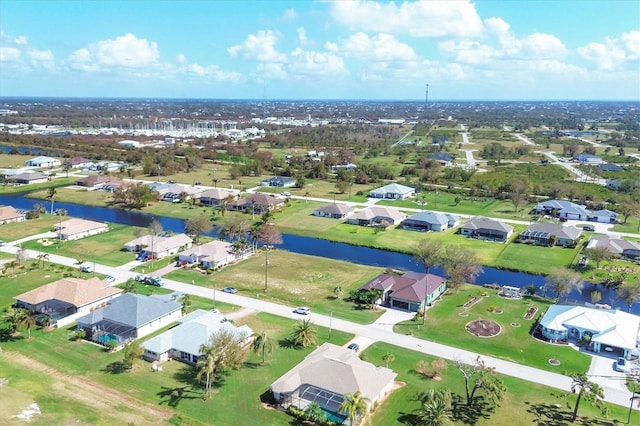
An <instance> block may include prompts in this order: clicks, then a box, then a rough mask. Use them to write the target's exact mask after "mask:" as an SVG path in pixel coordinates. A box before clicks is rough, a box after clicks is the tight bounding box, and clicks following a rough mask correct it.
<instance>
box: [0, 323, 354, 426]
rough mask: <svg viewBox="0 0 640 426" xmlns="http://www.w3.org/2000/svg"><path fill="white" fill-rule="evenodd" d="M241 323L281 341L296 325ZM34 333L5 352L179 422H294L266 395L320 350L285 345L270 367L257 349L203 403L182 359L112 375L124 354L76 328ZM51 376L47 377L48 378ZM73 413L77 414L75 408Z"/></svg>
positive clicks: (321, 335) (341, 340) (335, 338)
mask: <svg viewBox="0 0 640 426" xmlns="http://www.w3.org/2000/svg"><path fill="white" fill-rule="evenodd" d="M237 323H238V325H240V324H247V325H249V326H250V327H252V329H253V330H254V331H256V332H258V333H260V332H263V331H264V332H266V333H267V334H268V335H269V336H270V337H272V338H273V339H274V340H275V341H276V342H278V341H283V340H285V339H286V338H287V337H288V336H289V334H290V332H291V329H292V328H293V325H294V322H293V321H292V320H290V319H285V318H280V317H276V316H272V315H268V314H257V315H253V316H249V317H245V318H242V319H241V320H239V321H237ZM317 331H318V341H319V342H320V343H321V342H324V341H327V339H328V338H329V332H328V329H325V328H320V327H318V329H317ZM156 334H157V333H156ZM33 336H34V340H33V341H31V342H26V341H24V340H23V339H21V338H18V339H16V340H9V341H6V342H4V343H2V345H3V350H4V351H7V352H18V353H20V354H24V355H25V356H28V357H32V358H34V359H36V360H38V361H40V362H42V363H44V364H46V365H48V366H50V367H52V368H55V369H57V370H59V371H61V372H63V373H65V374H69V375H72V376H73V375H82V376H83V377H84V378H85V379H87V380H91V381H95V382H97V383H101V384H103V385H106V386H109V387H110V388H113V389H117V390H118V391H120V392H122V393H125V394H127V395H129V396H130V397H131V398H133V399H139V400H142V401H145V402H147V403H151V404H157V405H160V406H163V407H169V408H171V409H173V410H175V413H176V415H175V416H174V420H175V423H178V424H237V422H238V421H239V420H241V419H252V423H253V424H260V425H286V424H288V422H289V421H290V420H291V419H290V418H289V417H288V416H287V415H285V414H284V413H282V412H280V411H277V410H270V409H265V408H263V406H262V404H261V398H264V397H266V392H267V391H268V389H269V386H270V385H271V383H272V382H273V381H275V380H276V379H277V378H278V377H280V376H281V375H282V374H284V373H285V372H286V371H288V370H289V369H291V368H292V367H293V366H294V365H296V364H297V363H299V362H300V361H301V360H302V359H303V358H304V357H305V356H306V355H307V354H309V353H310V352H311V351H312V350H313V349H315V347H310V348H306V349H294V348H286V347H283V346H279V347H277V348H276V350H275V351H274V353H273V355H271V356H268V358H267V362H266V364H265V365H260V364H259V360H260V359H259V358H258V357H257V355H255V354H253V353H251V354H250V355H249V357H248V359H247V362H246V363H245V365H244V366H243V367H242V368H241V369H240V370H237V371H230V372H228V373H227V374H225V375H223V376H222V377H221V379H220V380H219V381H216V382H215V383H214V389H213V396H212V398H211V400H209V401H203V400H202V391H203V389H202V385H201V384H199V383H197V382H196V380H195V370H194V368H192V367H190V366H188V365H186V364H183V363H181V362H176V361H173V362H167V363H164V365H163V370H164V371H162V372H161V373H153V372H151V368H150V364H149V363H148V362H145V361H136V363H135V365H134V368H133V370H131V371H130V372H126V373H112V372H111V371H110V368H109V366H110V365H112V363H114V362H118V361H120V360H121V359H122V354H121V353H108V352H105V351H104V350H103V349H101V348H100V347H98V346H96V345H93V344H89V343H79V342H75V341H71V340H70V337H71V331H70V329H59V330H54V331H52V332H43V331H42V330H35V331H34V332H33ZM150 337H152V336H149V338H150ZM352 337H353V336H352V335H349V334H347V333H342V332H338V331H336V330H333V332H332V333H331V340H332V342H333V343H336V344H339V345H342V344H345V343H346V342H347V341H348V340H350V339H351V338H352ZM1 360H2V358H1V356H0V361H1ZM0 365H2V364H1V363H0ZM46 380H47V377H44V378H43V382H45V383H46ZM178 391H181V397H178V396H177V392H178ZM60 404H61V405H62V407H61V408H62V411H63V412H65V411H67V410H66V409H65V408H66V406H67V405H70V404H71V405H74V404H75V402H74V401H61V402H60ZM114 408H115V407H114ZM68 411H69V413H72V407H69V409H68Z"/></svg>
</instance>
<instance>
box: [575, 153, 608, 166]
mask: <svg viewBox="0 0 640 426" xmlns="http://www.w3.org/2000/svg"><path fill="white" fill-rule="evenodd" d="M574 158H575V159H576V160H578V161H579V162H581V163H584V164H601V163H602V158H601V157H598V156H596V155H592V154H586V153H584V152H583V153H580V154H578V155H576V156H575V157H574Z"/></svg>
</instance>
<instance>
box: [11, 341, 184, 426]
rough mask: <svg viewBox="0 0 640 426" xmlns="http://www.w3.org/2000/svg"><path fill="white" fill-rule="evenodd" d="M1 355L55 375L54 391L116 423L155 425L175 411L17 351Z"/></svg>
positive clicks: (167, 418)
mask: <svg viewBox="0 0 640 426" xmlns="http://www.w3.org/2000/svg"><path fill="white" fill-rule="evenodd" d="M2 356H4V357H6V358H9V359H11V362H14V363H16V364H20V365H22V366H24V367H26V368H28V369H29V370H31V371H38V372H41V373H43V374H46V375H48V376H50V377H52V378H54V379H55V380H54V384H53V386H52V391H53V393H55V394H56V395H58V396H60V397H62V398H63V399H66V400H70V401H78V402H80V403H83V404H86V405H88V406H91V407H94V408H96V409H98V410H105V412H108V413H109V415H111V416H112V417H113V418H115V419H117V420H118V423H119V424H137V425H157V424H159V423H164V422H165V421H168V420H169V419H170V418H171V417H172V416H173V414H174V413H173V412H172V411H171V410H167V409H166V408H164V407H161V406H158V405H153V404H148V403H145V402H142V401H140V400H137V399H135V398H134V397H132V396H131V395H127V394H124V393H120V392H118V391H116V390H114V389H112V388H109V387H107V386H104V385H102V384H100V383H97V382H94V381H92V380H89V379H87V378H86V377H83V376H70V375H67V374H65V373H63V372H61V371H59V370H56V369H55V368H52V367H49V366H47V365H45V364H42V363H41V362H39V361H36V360H34V359H32V358H29V357H26V356H24V355H21V354H18V353H16V352H10V351H4V352H2ZM115 408H119V409H115ZM123 408H124V409H123Z"/></svg>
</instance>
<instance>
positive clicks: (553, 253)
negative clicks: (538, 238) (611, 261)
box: [498, 243, 581, 273]
mask: <svg viewBox="0 0 640 426" xmlns="http://www.w3.org/2000/svg"><path fill="white" fill-rule="evenodd" d="M580 249H581V244H578V245H577V246H576V248H564V247H560V246H554V247H543V246H537V245H532V244H520V243H511V244H509V245H507V246H506V247H505V249H504V251H503V252H502V253H501V254H500V258H499V261H498V262H499V264H500V266H502V267H504V268H507V269H514V270H517V269H522V264H523V263H524V262H526V260H527V259H535V269H536V270H537V271H538V272H539V273H548V272H549V270H550V269H551V268H553V267H557V266H560V265H563V266H568V265H571V264H572V263H575V262H574V260H575V258H576V257H577V256H578V255H579V253H580ZM532 263H534V262H532ZM530 269H531V268H530Z"/></svg>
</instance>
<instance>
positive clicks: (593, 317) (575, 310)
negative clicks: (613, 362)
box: [539, 305, 640, 359]
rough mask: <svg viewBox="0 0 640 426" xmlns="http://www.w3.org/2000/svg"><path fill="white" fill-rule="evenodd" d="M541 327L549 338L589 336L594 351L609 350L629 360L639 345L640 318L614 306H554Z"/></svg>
mask: <svg viewBox="0 0 640 426" xmlns="http://www.w3.org/2000/svg"><path fill="white" fill-rule="evenodd" d="M539 327H541V333H542V335H543V336H544V337H545V338H547V339H549V340H558V341H568V340H569V339H574V340H579V339H582V338H583V337H587V336H589V338H590V343H589V346H590V350H592V351H593V352H596V353H598V352H601V351H606V352H609V353H611V354H616V355H618V356H623V357H625V358H626V359H629V358H630V357H631V354H632V353H634V352H635V351H637V348H638V332H639V331H640V317H639V316H637V315H633V314H629V313H626V312H623V311H619V310H615V309H596V308H590V307H586V306H569V305H552V306H549V309H548V310H547V312H546V313H545V314H544V316H543V317H542V319H541V320H540V323H539ZM635 354H636V355H637V353H635Z"/></svg>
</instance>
